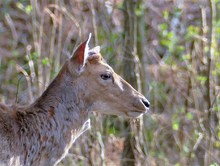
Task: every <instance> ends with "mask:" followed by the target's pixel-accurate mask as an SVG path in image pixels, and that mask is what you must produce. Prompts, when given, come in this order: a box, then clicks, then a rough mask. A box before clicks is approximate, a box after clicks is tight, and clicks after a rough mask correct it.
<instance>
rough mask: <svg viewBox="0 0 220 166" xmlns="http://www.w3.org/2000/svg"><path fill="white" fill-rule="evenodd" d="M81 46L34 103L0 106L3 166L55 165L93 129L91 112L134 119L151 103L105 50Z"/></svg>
mask: <svg viewBox="0 0 220 166" xmlns="http://www.w3.org/2000/svg"><path fill="white" fill-rule="evenodd" d="M90 38H91V34H90V35H89V38H88V39H87V40H86V41H85V42H83V43H81V44H80V45H79V46H78V48H77V49H76V50H75V52H74V53H73V56H71V57H70V58H69V59H68V60H66V62H65V63H64V65H63V66H62V68H61V70H60V72H59V73H58V75H57V76H56V77H55V78H54V80H53V81H52V82H51V83H50V85H49V86H48V87H47V89H46V90H45V91H44V92H43V93H42V95H41V96H40V97H39V98H38V99H36V101H34V102H33V103H31V104H30V105H27V106H26V105H24V106H18V105H5V104H2V103H1V104H0V165H3V166H39V165H40V166H56V165H57V164H58V163H59V162H60V161H61V160H62V159H63V158H64V157H65V156H66V155H67V154H68V151H69V149H70V148H71V146H72V144H73V143H74V142H75V140H76V139H77V138H78V137H79V136H80V135H81V134H82V133H84V132H85V131H86V130H88V129H89V128H90V114H91V112H99V113H103V114H110V115H119V116H125V117H131V118H137V117H140V116H142V115H143V114H144V113H146V112H147V111H148V110H149V107H150V102H149V101H148V100H147V99H146V98H145V97H144V95H142V94H141V93H139V92H138V91H136V90H135V89H134V88H133V87H132V86H131V85H130V84H129V83H128V82H126V81H125V80H124V79H122V77H121V76H119V75H118V74H117V73H115V72H114V70H113V69H112V68H111V67H110V66H109V65H108V64H107V63H106V61H105V60H104V59H103V57H102V55H101V53H100V46H96V47H94V48H92V49H89V41H90Z"/></svg>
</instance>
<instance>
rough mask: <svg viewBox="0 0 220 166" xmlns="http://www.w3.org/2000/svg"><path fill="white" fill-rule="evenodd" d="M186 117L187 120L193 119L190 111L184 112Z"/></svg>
mask: <svg viewBox="0 0 220 166" xmlns="http://www.w3.org/2000/svg"><path fill="white" fill-rule="evenodd" d="M186 118H187V119H188V120H192V119H193V114H192V113H191V112H188V113H187V114H186Z"/></svg>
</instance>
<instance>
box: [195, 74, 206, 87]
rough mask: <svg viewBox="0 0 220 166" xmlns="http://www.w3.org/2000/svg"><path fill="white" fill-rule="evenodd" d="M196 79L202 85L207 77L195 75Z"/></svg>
mask: <svg viewBox="0 0 220 166" xmlns="http://www.w3.org/2000/svg"><path fill="white" fill-rule="evenodd" d="M196 79H197V80H198V81H200V83H201V84H202V85H204V84H205V82H206V81H207V77H206V76H197V77H196Z"/></svg>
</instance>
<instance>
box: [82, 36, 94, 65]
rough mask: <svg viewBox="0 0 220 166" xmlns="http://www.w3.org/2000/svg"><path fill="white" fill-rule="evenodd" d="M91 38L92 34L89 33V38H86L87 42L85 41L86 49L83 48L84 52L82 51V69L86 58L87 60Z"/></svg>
mask: <svg viewBox="0 0 220 166" xmlns="http://www.w3.org/2000/svg"><path fill="white" fill-rule="evenodd" d="M91 37H92V34H91V33H89V38H88V40H87V42H86V47H85V51H84V60H83V65H82V67H84V66H85V64H86V61H87V58H88V56H89V41H90V39H91Z"/></svg>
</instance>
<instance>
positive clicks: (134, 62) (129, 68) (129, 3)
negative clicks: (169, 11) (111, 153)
mask: <svg viewBox="0 0 220 166" xmlns="http://www.w3.org/2000/svg"><path fill="white" fill-rule="evenodd" d="M138 3H141V1H140V2H139V1H138V0H124V4H123V6H124V50H123V54H124V55H123V73H124V78H125V79H126V80H127V81H128V82H129V83H130V84H131V85H132V86H133V87H134V88H135V89H137V90H138V91H141V79H140V61H139V57H138V55H137V54H138V53H139V51H137V46H138V45H139V44H138V41H137V36H138V25H139V23H138V20H141V19H138V17H137V14H136V10H137V7H138ZM139 46H140V45H139ZM138 49H139V48H138ZM140 52H141V51H140ZM125 126H126V128H127V131H126V133H127V135H126V136H125V137H126V138H125V142H124V149H123V154H122V161H121V165H123V166H133V165H136V164H135V163H137V162H136V161H135V159H136V160H137V157H136V156H137V153H136V152H137V149H140V148H138V147H139V146H138V145H137V141H136V139H135V138H136V137H135V136H136V134H137V132H136V131H137V130H136V131H133V130H132V129H134V126H133V125H132V124H131V123H129V122H128V121H126V122H125ZM135 129H136V127H135Z"/></svg>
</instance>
